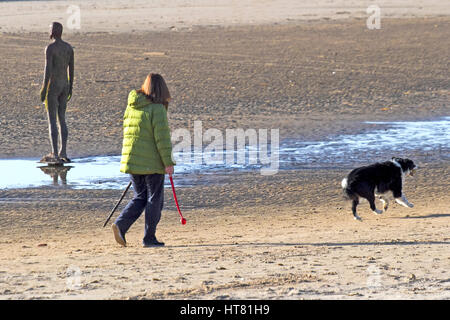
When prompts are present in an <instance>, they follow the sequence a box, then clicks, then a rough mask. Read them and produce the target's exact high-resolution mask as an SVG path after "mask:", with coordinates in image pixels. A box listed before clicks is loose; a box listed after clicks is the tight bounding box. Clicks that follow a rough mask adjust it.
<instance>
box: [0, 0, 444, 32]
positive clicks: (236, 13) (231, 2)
mask: <svg viewBox="0 0 450 320" xmlns="http://www.w3.org/2000/svg"><path fill="white" fill-rule="evenodd" d="M371 5H372V6H373V5H377V6H378V7H379V8H380V10H381V14H382V17H383V18H411V17H430V16H434V17H435V16H448V15H449V14H450V7H449V5H448V2H447V1H445V0H395V1H394V0H378V1H376V2H374V1H369V0H350V1H349V0H302V1H297V0H135V1H128V0H112V1H111V0H95V1H94V0H82V1H79V0H78V1H77V0H74V1H23V2H2V3H0V12H1V14H0V26H1V29H0V31H6V32H18V31H19V32H30V31H31V32H41V31H42V30H47V29H48V25H49V24H50V22H51V21H55V20H56V21H61V22H63V23H64V25H65V26H66V27H67V30H66V32H77V33H79V32H81V33H86V32H108V33H110V32H114V33H115V32H120V33H123V32H125V33H128V32H131V31H161V30H167V29H170V30H172V31H177V30H192V29H193V28H197V27H200V26H219V27H223V26H236V25H261V24H286V23H296V22H299V21H315V20H342V19H349V18H364V19H367V17H368V13H367V12H366V10H367V8H368V7H369V6H371ZM78 13H79V14H78Z"/></svg>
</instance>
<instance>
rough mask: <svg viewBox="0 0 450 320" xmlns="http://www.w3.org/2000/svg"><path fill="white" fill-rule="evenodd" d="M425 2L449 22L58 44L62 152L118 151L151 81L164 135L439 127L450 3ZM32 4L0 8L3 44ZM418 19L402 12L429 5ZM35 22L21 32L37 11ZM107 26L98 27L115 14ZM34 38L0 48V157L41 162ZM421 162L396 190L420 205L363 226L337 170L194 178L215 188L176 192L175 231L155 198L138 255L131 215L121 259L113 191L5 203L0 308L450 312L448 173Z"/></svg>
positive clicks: (349, 23) (40, 37)
mask: <svg viewBox="0 0 450 320" xmlns="http://www.w3.org/2000/svg"><path fill="white" fill-rule="evenodd" d="M137 2H138V1H136V3H137ZM361 2H363V1H361ZM381 2H383V1H381ZM86 3H88V1H86ZM99 3H100V2H99ZM119 3H121V2H120V1H116V2H113V4H114V5H118V4H119ZM243 3H244V4H245V3H246V2H245V1H244V2H243ZM270 3H274V2H270ZM290 3H291V4H292V3H293V2H292V1H291V2H290ZM354 3H358V7H359V6H360V4H359V3H360V2H354ZM409 3H410V2H409ZM414 3H415V4H419V3H420V2H414ZM427 3H428V2H427ZM432 3H433V4H436V5H437V6H438V9H439V12H440V13H444V16H442V17H436V16H435V17H427V18H426V19H425V18H424V17H423V15H421V17H419V18H412V17H411V16H405V17H404V18H403V19H384V20H383V27H382V29H380V30H376V31H374V30H368V29H367V28H366V26H365V18H358V17H357V16H355V17H353V18H352V19H339V20H333V21H330V20H318V21H315V22H308V23H303V22H299V21H291V22H289V23H278V24H274V23H265V22H267V21H265V20H264V15H263V14H261V17H260V18H261V20H255V21H256V22H258V24H255V25H252V26H242V25H240V26H231V24H226V23H223V22H220V23H222V26H221V27H220V26H218V27H215V28H209V27H208V28H207V27H195V28H193V30H192V31H184V32H178V31H164V32H163V31H161V32H151V33H150V32H147V33H145V32H141V33H139V34H136V33H126V31H125V30H129V29H127V27H124V26H123V25H121V27H120V28H119V29H120V30H121V31H124V32H119V33H116V32H108V33H99V32H92V33H86V32H87V31H86V32H84V31H83V33H70V32H69V34H67V36H66V37H65V39H66V40H67V41H69V42H70V43H72V44H73V45H74V47H75V53H76V80H75V88H74V97H73V99H72V101H71V102H70V105H69V109H68V122H69V129H70V137H69V139H70V140H69V155H70V156H77V157H78V156H87V155H99V154H118V153H119V152H120V147H121V125H122V123H121V118H122V114H123V110H124V107H125V105H126V96H127V93H128V92H129V90H130V89H131V88H134V87H136V86H138V85H139V84H140V82H141V80H142V79H143V77H144V76H145V74H146V73H148V72H150V71H155V72H161V73H162V74H163V75H164V76H165V77H166V79H168V82H169V86H170V88H171V90H172V95H173V96H174V102H173V103H172V104H171V106H170V125H171V127H172V128H179V127H186V128H191V127H192V123H193V121H194V120H199V119H200V120H204V127H205V128H207V127H215V128H218V129H224V128H235V127H244V128H246V127H251V128H279V129H280V133H281V138H282V139H283V138H299V139H314V138H317V139H320V138H322V137H324V136H328V135H335V134H340V133H346V134H352V133H358V132H360V131H361V130H362V127H361V125H360V122H361V121H366V120H394V119H396V120H414V119H430V118H436V117H439V116H444V115H447V116H448V115H449V114H450V113H449V94H450V91H449V88H450V82H449V77H448V61H449V60H450V59H449V58H450V52H449V47H448V39H449V38H450V28H449V26H450V19H449V18H448V16H445V10H448V6H444V5H443V4H442V3H443V2H439V1H434V2H432ZM26 5H30V4H29V3H15V4H10V3H2V4H0V6H1V7H0V8H1V9H2V10H1V13H2V15H1V17H0V21H1V22H3V23H2V24H1V25H2V30H3V31H5V30H8V29H6V27H8V28H11V29H9V30H14V29H13V25H12V23H11V21H12V20H11V14H10V13H8V12H14V10H16V9H17V8H20V6H26ZM33 5H34V4H33ZM44 5H49V4H48V3H45V4H44ZM14 6H15V7H14ZM355 6H356V5H355ZM418 6H419V5H418ZM422 6H423V9H417V8H416V7H415V6H411V8H413V9H414V10H425V11H427V10H431V9H430V8H436V7H432V6H430V7H428V6H425V5H424V4H422ZM439 6H440V7H439ZM6 7H7V10H11V11H5V10H4V8H6ZM363 7H366V5H364V6H363ZM11 8H13V9H11ZM14 8H15V9H14ZM39 8H43V4H42V3H39ZM82 8H84V5H83V4H82ZM101 8H102V7H101V6H99V9H97V10H101ZM335 9H336V11H341V10H342V11H347V10H348V11H350V10H351V9H348V8H345V9H342V8H335ZM35 10H37V9H33V14H32V15H31V16H30V17H29V18H27V21H30V23H31V22H32V21H37V18H36V16H37V15H39V14H41V12H40V11H39V10H41V9H39V10H38V11H35ZM83 10H85V9H83ZM130 10H131V11H130V12H133V10H135V9H133V8H131V9H130ZM261 10H262V9H261ZM433 10H434V9H433ZM319 11H320V10H317V8H316V11H315V12H316V13H317V14H319V13H318V12H319ZM400 11H401V10H400ZM400 11H399V10H397V11H396V12H397V13H398V14H399V15H401V12H400ZM5 12H7V14H4V13H5ZM35 12H36V14H34V13H35ZM99 12H100V11H99ZM106 12H108V16H106V15H105V19H106V20H108V17H112V16H114V15H115V13H114V10H112V9H111V10H109V11H106ZM121 12H123V11H121ZM63 13H64V12H63ZM434 13H435V12H434ZM84 14H86V15H87V16H88V13H85V12H84V11H83V16H84ZM94 14H97V13H96V11H95V9H92V15H94ZM430 14H431V13H430ZM8 15H9V16H8ZM110 15H111V16H110ZM280 15H281V13H280ZM5 17H6V18H5ZM283 17H285V16H283ZM288 17H289V16H288ZM51 18H52V19H53V17H51ZM2 19H10V20H8V21H9V22H7V23H6V24H5V23H4V21H5V20H2ZM18 19H21V18H20V16H19V17H18ZM33 19H36V20H33ZM49 19H50V17H49ZM83 19H85V18H83ZM192 19H193V21H189V22H187V23H186V26H187V28H188V27H189V26H191V25H195V24H196V23H197V22H195V21H196V20H195V19H194V18H192ZM293 19H297V17H296V18H293ZM124 20H126V22H127V23H128V21H129V19H128V18H124ZM84 21H85V22H83V23H86V24H88V23H89V20H88V19H87V17H86V19H85V20H84ZM186 21H187V20H186ZM263 22H264V25H260V23H263ZM283 22H284V21H283ZM220 23H219V24H220ZM47 24H48V23H47V22H45V25H47ZM207 24H209V22H205V23H203V24H200V25H207ZM93 25H96V24H95V23H94V24H93ZM139 25H140V24H139V23H138V24H137V26H136V28H137V29H138V30H141V31H143V30H144V29H140V28H141V27H142V26H141V27H139ZM38 26H39V25H36V26H33V27H32V28H31V29H30V27H29V26H26V27H25V28H24V30H26V32H18V31H17V30H15V31H14V32H4V33H2V34H0V56H1V59H2V63H3V67H2V72H1V76H0V110H1V111H2V112H1V113H0V156H1V157H2V158H6V157H8V158H17V157H39V156H41V155H42V154H43V153H44V152H45V151H47V149H48V141H47V125H46V120H45V114H44V111H43V109H42V106H41V104H40V103H39V102H38V90H39V86H40V83H41V80H42V74H41V73H42V69H43V48H44V47H45V45H46V44H47V40H46V34H44V33H34V32H33V33H29V32H28V31H36V30H37V29H33V28H37V27H38ZM3 28H5V29H3ZM83 28H84V27H83ZM108 28H110V26H108ZM124 28H125V29H124ZM128 28H129V26H128ZM44 29H46V27H45V28H44ZM39 30H42V28H39ZM83 30H84V29H83ZM108 30H109V29H108ZM111 30H112V31H117V30H113V29H111ZM89 31H101V29H95V28H94V27H93V29H92V30H89ZM446 44H447V45H446ZM44 150H45V151H44ZM420 166H421V170H420V171H419V172H418V174H417V176H415V177H414V178H411V179H407V180H406V187H405V193H406V194H407V196H408V198H409V199H410V201H411V202H413V203H414V204H415V207H414V208H413V209H406V208H403V207H401V206H398V205H395V204H393V205H391V207H390V208H389V210H388V212H387V213H385V214H383V215H381V216H375V215H373V214H372V213H371V212H370V210H369V208H368V205H367V203H365V204H362V205H361V206H360V209H359V212H360V215H361V216H362V218H363V219H364V221H363V222H358V221H354V220H353V218H352V215H351V213H350V207H349V203H347V202H345V201H344V200H343V197H342V194H341V191H340V180H341V179H342V177H343V176H344V175H345V174H346V172H347V170H346V169H342V168H339V167H336V168H334V169H328V170H324V169H323V170H319V169H318V170H297V171H283V172H280V173H279V174H277V175H274V176H270V177H264V176H261V175H259V174H257V173H255V174H249V173H247V174H230V175H228V176H227V177H226V179H225V180H224V182H223V183H221V184H219V183H217V184H214V178H211V177H210V176H209V177H205V176H202V175H199V176H198V179H210V180H211V181H212V184H211V185H209V186H197V187H192V188H181V189H179V190H177V192H178V193H179V200H180V202H181V205H182V209H183V212H184V215H185V217H186V218H187V219H188V224H187V225H186V226H181V225H180V224H179V217H178V214H177V212H176V211H175V207H174V205H173V199H172V196H171V194H170V190H166V193H167V194H166V209H165V210H164V212H163V218H162V221H161V223H160V225H159V227H158V232H157V236H158V237H159V238H160V239H161V240H162V241H165V242H166V247H165V248H159V249H144V248H142V247H141V245H140V244H141V238H142V236H143V221H142V220H143V219H142V218H141V219H140V220H139V221H138V222H137V224H136V225H135V226H133V227H132V229H131V230H130V232H129V233H128V234H127V240H128V242H129V246H128V247H127V248H121V247H119V246H118V245H117V244H116V243H115V242H114V240H113V237H112V233H111V231H110V229H109V228H105V229H102V228H101V226H102V224H103V221H104V219H105V218H106V216H107V215H108V213H109V210H110V209H111V208H112V206H113V205H114V203H115V201H116V199H118V198H119V196H120V193H121V191H120V190H106V191H100V190H98V191H92V190H71V189H55V188H36V189H17V190H0V231H1V232H0V259H1V265H0V298H1V299H32V298H36V299H48V298H50V299H74V298H75V299H109V298H113V299H127V298H137V299H139V298H145V299H186V298H193V299H229V298H235V299H242V298H262V299H333V298H338V299H392V298H401V299H449V298H450V274H449V267H450V255H449V245H450V238H449V235H448V230H449V224H450V211H449V203H450V195H449V193H448V190H449V187H450V183H449V180H448V177H449V173H450V165H449V163H448V162H437V163H436V162H432V161H431V160H430V161H428V162H426V161H425V163H421V164H420ZM127 199H129V196H127ZM125 202H126V201H125ZM116 215H117V214H116Z"/></svg>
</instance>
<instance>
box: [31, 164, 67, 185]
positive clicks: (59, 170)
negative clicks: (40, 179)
mask: <svg viewBox="0 0 450 320" xmlns="http://www.w3.org/2000/svg"><path fill="white" fill-rule="evenodd" d="M72 168H73V167H71V166H42V167H39V169H41V171H42V172H44V173H45V174H47V175H49V176H50V177H52V179H53V185H54V186H59V185H62V186H65V185H67V172H69V170H70V169H72ZM60 179H61V184H60V183H59V180H60Z"/></svg>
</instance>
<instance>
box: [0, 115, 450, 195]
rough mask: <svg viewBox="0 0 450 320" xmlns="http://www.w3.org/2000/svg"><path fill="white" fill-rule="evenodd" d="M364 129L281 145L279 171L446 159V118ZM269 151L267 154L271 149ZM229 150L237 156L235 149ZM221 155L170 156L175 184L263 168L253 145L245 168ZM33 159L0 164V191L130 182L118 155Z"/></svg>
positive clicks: (449, 152) (449, 142)
mask: <svg viewBox="0 0 450 320" xmlns="http://www.w3.org/2000/svg"><path fill="white" fill-rule="evenodd" d="M365 125H366V126H367V128H366V130H365V132H364V133H360V134H356V135H338V136H332V137H329V138H328V139H324V140H322V141H301V140H298V139H296V140H295V139H286V140H284V141H282V143H281V144H280V146H279V149H278V158H279V170H285V169H294V170H300V169H315V168H347V169H350V168H352V167H354V166H356V165H360V164H368V163H373V162H375V161H385V160H389V159H390V158H391V157H392V156H399V157H409V158H412V159H413V160H414V161H415V162H417V163H419V164H420V162H421V161H426V162H433V161H442V160H444V161H448V160H450V117H445V118H442V119H439V120H436V121H415V122H407V121H404V122H366V123H365ZM268 150H269V151H270V150H271V147H270V146H269V147H268ZM231 152H233V153H235V154H236V153H238V152H237V151H235V150H233V151H231ZM222 153H223V159H224V161H222V162H215V163H205V161H203V163H198V161H194V159H196V154H195V153H193V155H192V161H191V162H189V161H188V162H186V161H185V162H183V161H181V160H180V159H183V157H182V155H180V154H174V157H175V160H176V161H177V163H178V165H177V166H176V176H175V177H176V178H175V181H176V184H177V185H179V186H192V185H201V184H207V183H219V181H220V177H224V176H226V175H229V174H233V173H239V172H255V174H260V169H261V168H262V167H264V166H263V165H261V164H260V163H259V162H258V164H251V165H250V164H249V161H248V159H249V157H251V156H252V155H255V154H256V156H258V155H257V154H258V151H257V150H255V149H252V148H251V147H247V148H246V151H245V155H246V157H245V158H246V163H245V164H227V163H225V162H226V161H225V159H226V151H223V152H222ZM197 155H198V154H197ZM200 156H201V155H200ZM205 158H206V157H205V154H203V159H205ZM210 158H211V157H208V159H210ZM197 159H198V158H197ZM236 159H237V158H236ZM37 161H38V159H4V160H0V188H1V189H11V188H28V187H41V186H52V185H53V186H67V187H70V188H75V189H123V188H124V187H125V186H126V184H127V183H128V181H129V178H128V175H126V174H123V173H121V172H119V166H120V156H99V157H89V158H80V159H74V161H73V163H70V164H69V165H65V166H64V167H49V166H45V165H43V164H40V163H37ZM200 174H201V177H200ZM205 177H208V178H205ZM167 180H168V179H167ZM167 183H168V182H167ZM166 186H168V184H167V185H166Z"/></svg>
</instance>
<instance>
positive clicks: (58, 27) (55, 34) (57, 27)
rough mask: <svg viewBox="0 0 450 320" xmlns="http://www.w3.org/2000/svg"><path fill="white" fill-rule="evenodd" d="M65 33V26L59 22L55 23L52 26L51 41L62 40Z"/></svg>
mask: <svg viewBox="0 0 450 320" xmlns="http://www.w3.org/2000/svg"><path fill="white" fill-rule="evenodd" d="M62 32H63V26H62V24H61V23H59V22H53V23H52V24H51V25H50V39H60V38H61V36H62Z"/></svg>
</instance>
